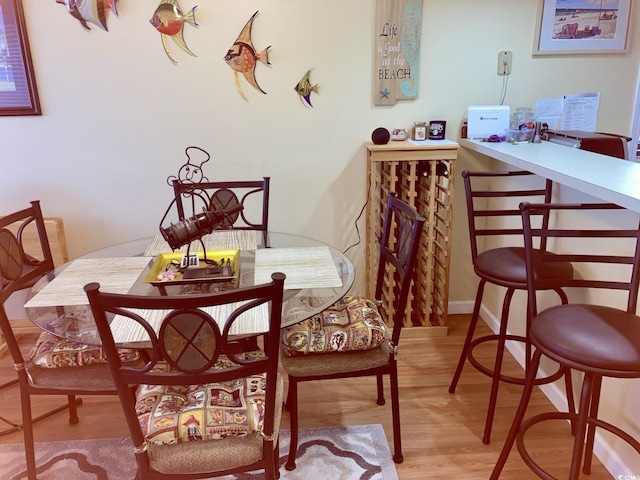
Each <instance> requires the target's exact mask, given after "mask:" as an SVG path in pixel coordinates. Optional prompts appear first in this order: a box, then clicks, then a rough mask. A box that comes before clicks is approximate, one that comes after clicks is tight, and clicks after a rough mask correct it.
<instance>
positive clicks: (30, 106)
mask: <svg viewBox="0 0 640 480" xmlns="http://www.w3.org/2000/svg"><path fill="white" fill-rule="evenodd" d="M41 114H42V112H41V111H40V100H39V99H38V90H37V88H36V79H35V75H34V73H33V64H32V62H31V53H30V52H29V41H28V39H27V29H26V26H25V21H24V13H23V10H22V2H21V0H0V116H2V115H41Z"/></svg>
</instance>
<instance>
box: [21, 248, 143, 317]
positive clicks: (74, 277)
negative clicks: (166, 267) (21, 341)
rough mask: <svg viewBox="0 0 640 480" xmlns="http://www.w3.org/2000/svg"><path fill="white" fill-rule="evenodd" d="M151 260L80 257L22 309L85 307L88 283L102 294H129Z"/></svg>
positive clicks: (87, 301)
mask: <svg viewBox="0 0 640 480" xmlns="http://www.w3.org/2000/svg"><path fill="white" fill-rule="evenodd" d="M151 260H152V259H151V258H149V257H123V258H79V259H77V260H74V261H73V262H71V264H70V265H69V266H68V267H67V268H65V269H64V270H63V271H62V272H61V273H60V274H59V275H58V276H56V278H54V279H53V280H52V281H51V283H49V284H48V285H46V286H45V287H44V288H43V289H42V290H40V291H39V292H38V293H36V294H35V295H34V296H33V298H31V300H29V301H28V302H27V303H26V304H25V307H27V308H30V307H54V306H58V305H60V306H71V305H87V304H88V303H89V300H88V299H87V294H86V293H85V292H84V286H85V285H86V284H87V283H91V282H98V283H99V284H100V290H102V291H105V292H109V293H128V292H129V290H130V289H131V287H132V286H133V284H134V283H135V282H136V280H137V279H138V277H139V276H140V274H141V273H142V272H143V270H144V269H145V268H146V266H147V265H148V264H149V262H150V261H151Z"/></svg>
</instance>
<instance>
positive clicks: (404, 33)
mask: <svg viewBox="0 0 640 480" xmlns="http://www.w3.org/2000/svg"><path fill="white" fill-rule="evenodd" d="M421 25H422V0H376V19H375V28H374V36H375V47H374V48H375V54H374V57H375V62H374V66H373V77H374V78H373V103H374V105H394V104H395V103H396V102H397V101H398V100H411V99H415V98H416V97H417V96H418V78H419V68H418V63H419V61H420V31H421Z"/></svg>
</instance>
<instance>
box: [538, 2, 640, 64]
mask: <svg viewBox="0 0 640 480" xmlns="http://www.w3.org/2000/svg"><path fill="white" fill-rule="evenodd" d="M630 10H631V0H538V19H537V23H536V31H535V39H534V44H533V55H567V54H588V53H591V54H592V53H625V52H628V51H629V46H628V43H627V36H628V30H629V12H630Z"/></svg>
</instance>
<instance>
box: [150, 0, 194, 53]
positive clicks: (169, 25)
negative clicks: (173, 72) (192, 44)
mask: <svg viewBox="0 0 640 480" xmlns="http://www.w3.org/2000/svg"><path fill="white" fill-rule="evenodd" d="M196 8H198V6H197V5H196V6H195V7H193V8H192V9H191V10H190V11H189V12H188V13H186V14H184V13H182V10H181V9H180V7H179V6H178V0H161V1H160V4H159V5H158V8H156V11H155V12H153V16H152V17H151V20H149V22H150V23H151V25H153V26H154V28H155V29H156V30H158V32H160V38H161V39H162V46H163V48H164V51H165V53H166V54H167V57H169V60H171V61H172V62H173V63H174V64H177V63H178V62H177V60H176V59H175V58H174V57H173V55H172V54H171V51H170V50H169V46H168V45H167V37H171V39H172V40H173V41H174V43H175V44H176V45H177V46H178V47H180V48H181V49H182V50H184V51H185V52H186V53H188V54H189V55H191V56H193V57H195V56H196V54H195V53H193V52H192V51H191V50H190V49H189V47H187V44H186V43H185V41H184V35H183V30H184V24H185V23H188V24H190V25H193V26H194V27H197V26H198V24H197V22H196V15H195V11H196Z"/></svg>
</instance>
